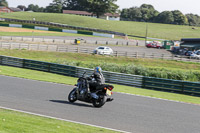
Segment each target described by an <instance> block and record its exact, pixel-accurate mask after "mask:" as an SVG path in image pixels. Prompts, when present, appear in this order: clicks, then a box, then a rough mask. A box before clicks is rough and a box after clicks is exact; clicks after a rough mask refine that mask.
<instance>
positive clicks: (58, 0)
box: [46, 0, 63, 13]
mask: <svg viewBox="0 0 200 133" xmlns="http://www.w3.org/2000/svg"><path fill="white" fill-rule="evenodd" d="M62 8H63V0H53V3H50V4H49V6H47V7H46V12H53V13H61V12H62Z"/></svg>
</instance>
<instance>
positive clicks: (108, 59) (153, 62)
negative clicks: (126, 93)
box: [0, 49, 200, 72]
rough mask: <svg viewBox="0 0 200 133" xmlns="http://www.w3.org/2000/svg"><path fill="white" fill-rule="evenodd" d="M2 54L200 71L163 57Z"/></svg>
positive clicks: (86, 63)
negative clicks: (162, 58)
mask: <svg viewBox="0 0 200 133" xmlns="http://www.w3.org/2000/svg"><path fill="white" fill-rule="evenodd" d="M0 55H6V56H13V57H19V58H26V59H33V60H39V61H46V62H51V63H58V64H68V63H69V62H70V63H71V64H74V65H76V66H82V67H88V66H89V65H91V66H92V64H94V63H95V64H99V65H101V64H106V63H110V64H116V65H119V66H123V65H127V64H134V65H141V66H145V67H149V68H165V69H169V70H172V69H173V70H180V71H199V72H200V63H193V62H180V61H170V60H161V59H145V58H144V59H142V58H141V59H140V58H126V57H112V56H101V55H90V54H80V53H61V52H43V51H27V50H6V49H4V50H0Z"/></svg>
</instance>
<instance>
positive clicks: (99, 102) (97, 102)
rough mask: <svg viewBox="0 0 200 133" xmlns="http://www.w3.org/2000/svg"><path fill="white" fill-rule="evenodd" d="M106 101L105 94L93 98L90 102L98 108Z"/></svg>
mask: <svg viewBox="0 0 200 133" xmlns="http://www.w3.org/2000/svg"><path fill="white" fill-rule="evenodd" d="M105 103H106V98H105V96H103V95H101V96H100V97H99V99H93V100H92V104H93V106H94V107H97V108H100V107H102V106H103V105H104V104H105Z"/></svg>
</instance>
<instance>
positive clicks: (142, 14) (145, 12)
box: [121, 4, 159, 22]
mask: <svg viewBox="0 0 200 133" xmlns="http://www.w3.org/2000/svg"><path fill="white" fill-rule="evenodd" d="M158 14H159V12H158V11H156V10H155V9H154V7H153V6H152V5H148V4H143V5H141V6H140V7H132V8H129V9H123V10H122V13H121V19H122V20H130V21H146V22H153V20H154V19H155V17H156V16H157V15H158Z"/></svg>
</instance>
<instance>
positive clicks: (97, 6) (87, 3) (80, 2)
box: [63, 0, 119, 18]
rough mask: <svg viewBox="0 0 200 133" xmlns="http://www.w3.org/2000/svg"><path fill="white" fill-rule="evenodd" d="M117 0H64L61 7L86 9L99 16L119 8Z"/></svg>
mask: <svg viewBox="0 0 200 133" xmlns="http://www.w3.org/2000/svg"><path fill="white" fill-rule="evenodd" d="M116 1H117V0H64V2H63V9H67V10H81V11H88V12H91V13H93V14H95V15H96V16H97V18H99V17H100V16H101V15H103V14H105V13H115V12H116V11H117V9H118V8H119V6H118V5H116V4H115V2H116Z"/></svg>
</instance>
